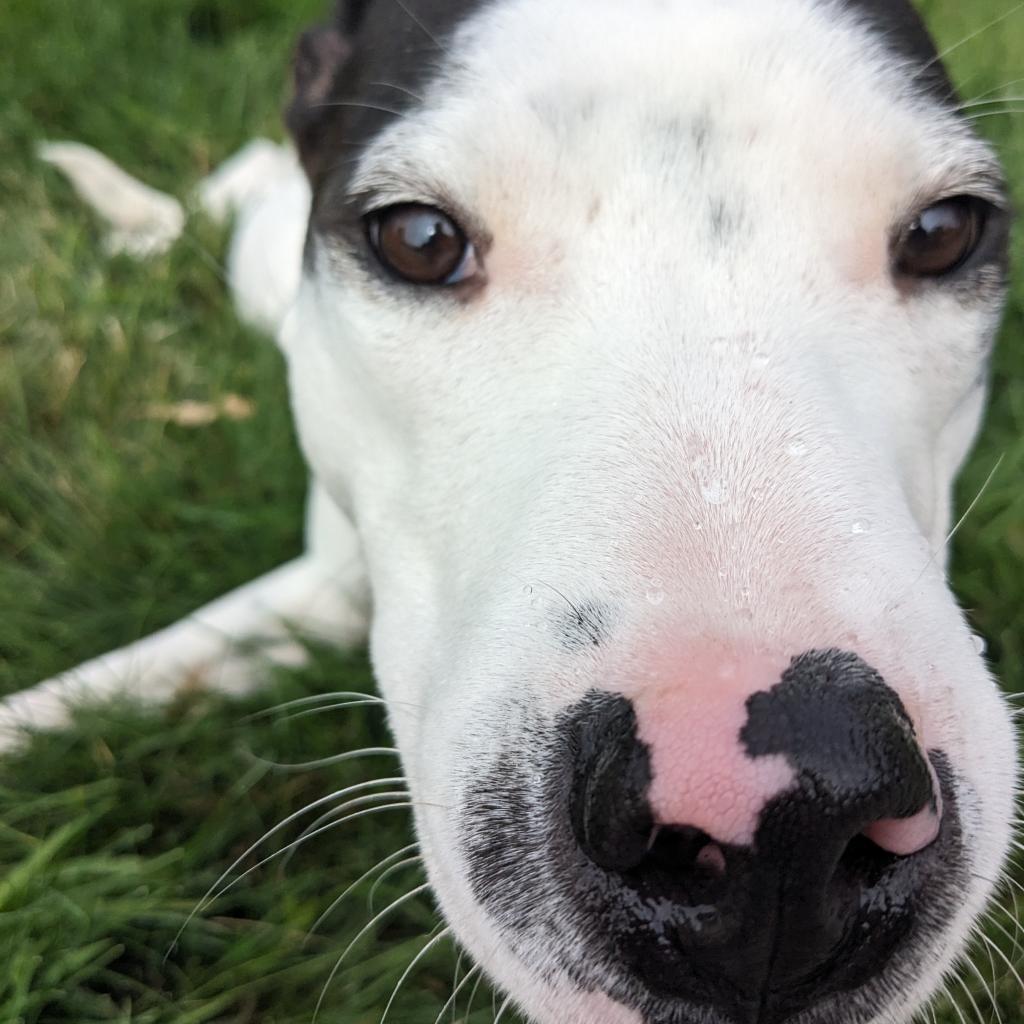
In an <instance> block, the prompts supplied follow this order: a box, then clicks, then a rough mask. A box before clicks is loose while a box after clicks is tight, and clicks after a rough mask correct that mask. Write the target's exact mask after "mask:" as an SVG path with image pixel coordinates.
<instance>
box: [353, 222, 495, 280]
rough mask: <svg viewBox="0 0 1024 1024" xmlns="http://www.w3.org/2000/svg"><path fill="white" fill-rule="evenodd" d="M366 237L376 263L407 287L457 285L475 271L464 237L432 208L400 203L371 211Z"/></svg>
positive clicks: (471, 249)
mask: <svg viewBox="0 0 1024 1024" xmlns="http://www.w3.org/2000/svg"><path fill="white" fill-rule="evenodd" d="M366 233H367V237H368V239H369V241H370V247H371V248H372V249H373V251H374V254H375V255H376V257H377V259H378V260H380V262H381V263H382V264H383V265H384V266H385V267H386V268H387V269H388V270H390V271H391V272H392V273H393V274H395V275H396V276H397V277H400V278H402V280H403V281H409V282H410V283H411V284H421V285H453V284H458V283H459V282H460V281H465V280H468V279H469V278H470V277H472V276H473V275H474V274H475V273H476V271H477V269H478V267H477V258H476V251H475V249H474V248H473V245H472V243H471V242H470V241H469V239H468V238H467V237H466V233H465V232H464V231H463V230H462V228H460V227H459V226H458V224H456V223H455V221H453V220H452V219H451V217H449V216H448V215H447V214H446V213H443V212H442V211H441V210H438V209H435V208H434V207H432V206H423V205H420V204H418V203H400V204H398V205H396V206H388V207H385V208H384V209H382V210H375V211H374V212H373V213H370V214H367V216H366Z"/></svg>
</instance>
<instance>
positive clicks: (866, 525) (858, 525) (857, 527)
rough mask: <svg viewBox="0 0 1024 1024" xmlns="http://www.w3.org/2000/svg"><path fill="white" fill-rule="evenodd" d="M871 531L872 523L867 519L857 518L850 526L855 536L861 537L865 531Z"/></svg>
mask: <svg viewBox="0 0 1024 1024" xmlns="http://www.w3.org/2000/svg"><path fill="white" fill-rule="evenodd" d="M870 532H871V523H870V522H869V521H868V520H867V519H855V520H854V521H853V525H852V526H851V527H850V533H852V534H853V535H854V536H855V537H860V536H862V535H863V534H865V533H870Z"/></svg>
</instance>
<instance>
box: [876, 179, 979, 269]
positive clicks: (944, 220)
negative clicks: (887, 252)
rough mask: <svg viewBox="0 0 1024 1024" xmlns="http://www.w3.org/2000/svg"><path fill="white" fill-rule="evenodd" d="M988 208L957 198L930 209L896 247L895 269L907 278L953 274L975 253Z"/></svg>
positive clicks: (971, 198) (911, 225)
mask: <svg viewBox="0 0 1024 1024" xmlns="http://www.w3.org/2000/svg"><path fill="white" fill-rule="evenodd" d="M987 209H988V206H987V204H986V203H985V202H984V201H983V200H980V199H975V198H973V197H972V196H956V197H955V198H953V199H944V200H943V201H942V202H941V203H936V204H935V205H934V206H929V207H928V208H927V209H926V210H924V211H923V212H922V213H920V214H918V216H917V217H915V218H914V220H913V221H912V222H911V223H910V226H909V227H908V228H907V230H906V232H905V233H904V235H903V237H902V238H901V239H900V240H899V242H898V244H897V247H896V269H897V271H898V272H899V273H901V274H906V275H908V276H910V277H941V276H942V275H943V274H949V273H952V272H953V271H954V270H956V269H957V268H958V267H960V266H961V264H963V263H964V261H965V260H966V259H967V258H968V257H969V256H970V255H971V253H972V252H974V250H975V248H976V247H977V245H978V241H979V240H980V239H981V233H982V229H983V228H984V226H985V216H986V211H987Z"/></svg>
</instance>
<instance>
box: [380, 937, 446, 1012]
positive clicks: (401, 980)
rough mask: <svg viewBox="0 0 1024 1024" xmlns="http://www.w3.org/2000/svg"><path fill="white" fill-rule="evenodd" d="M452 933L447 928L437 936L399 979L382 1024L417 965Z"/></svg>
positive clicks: (386, 1007) (385, 1009)
mask: <svg viewBox="0 0 1024 1024" xmlns="http://www.w3.org/2000/svg"><path fill="white" fill-rule="evenodd" d="M451 933H452V930H451V928H445V929H443V930H442V931H441V932H439V933H438V934H437V935H435V936H434V937H433V938H432V939H431V940H430V941H429V942H428V943H427V944H426V945H425V946H424V947H423V948H422V949H421V950H420V951H419V952H418V953H417V954H416V956H415V957H414V958H413V961H412V963H411V964H409V966H408V967H406V969H405V970H404V971H403V972H402V976H401V977H400V978H399V979H398V983H397V984H396V985H395V988H394V991H393V992H392V993H391V998H390V999H389V1000H388V1003H387V1006H385V1007H384V1013H383V1014H382V1015H381V1018H380V1024H385V1021H386V1020H387V1019H388V1014H389V1013H390V1012H391V1007H392V1006H394V1005H395V1000H396V999H397V998H398V993H399V992H400V991H401V990H402V986H403V985H404V984H405V982H406V980H407V979H408V977H409V975H411V974H412V972H413V971H414V970H415V969H416V965H417V964H418V963H419V962H420V961H421V960H422V959H423V958H424V957H425V956H426V955H427V954H428V953H429V952H430V951H431V950H432V949H433V948H434V947H435V946H436V945H437V944H438V943H439V942H443V941H444V940H445V939H447V938H448V937H449V936H450V935H451Z"/></svg>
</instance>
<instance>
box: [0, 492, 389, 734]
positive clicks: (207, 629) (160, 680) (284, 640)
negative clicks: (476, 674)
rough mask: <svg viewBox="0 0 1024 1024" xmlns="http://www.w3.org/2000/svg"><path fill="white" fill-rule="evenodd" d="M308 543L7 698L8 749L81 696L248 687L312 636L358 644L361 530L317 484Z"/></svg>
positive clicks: (364, 613)
mask: <svg viewBox="0 0 1024 1024" xmlns="http://www.w3.org/2000/svg"><path fill="white" fill-rule="evenodd" d="M308 520H309V521H308V524H307V542H308V546H307V550H306V553H305V554H303V555H302V556H300V557H299V558H296V559H295V560H294V561H292V562H289V563H287V564H286V565H283V566H281V567H280V568H278V569H275V570H274V571H272V572H270V573H267V574H266V575H265V576H262V577H260V578H259V579H257V580H254V581H253V582H251V583H247V584H245V585H244V586H242V587H239V588H238V589H237V590H234V591H232V592H231V593H229V594H226V595H225V596H224V597H221V598H218V599H217V600H216V601H213V602H211V603H210V604H208V605H205V606H204V607H202V608H200V609H198V610H197V611H195V612H193V613H192V614H191V615H189V616H187V617H185V618H184V619H181V620H180V621H178V622H176V623H174V624H173V625H171V626H168V627H167V628H166V629H163V630H161V631H160V632H158V633H154V634H152V635H150V636H147V637H144V638H143V639H141V640H138V641H136V642H135V643H133V644H129V645H128V646H127V647H122V648H120V649H119V650H116V651H112V652H110V653H108V654H104V655H101V656H100V657H98V658H94V659H92V660H91V661H87V662H85V663H84V664H82V665H79V666H78V667H76V668H73V669H70V670H69V671H67V672H64V673H62V674H61V675H59V676H57V677H55V678H53V679H50V680H47V681H45V682H42V683H39V684H38V685H36V686H33V687H31V688H29V689H27V690H23V691H21V692H19V693H16V694H14V695H13V696H11V697H9V698H7V699H6V700H5V701H3V702H2V703H0V751H2V750H4V749H6V748H9V747H11V746H13V745H14V744H15V743H16V742H17V741H18V738H19V736H21V735H23V734H24V729H25V728H26V727H28V728H30V729H49V728H54V727H58V726H60V725H62V724H64V723H65V722H66V721H67V720H68V717H69V714H70V711H71V709H72V708H73V707H74V706H75V705H76V704H79V703H84V702H88V703H93V702H95V701H98V700H102V699H105V698H108V697H113V696H117V695H119V694H121V695H127V696H129V697H131V698H134V699H138V700H142V701H144V702H146V703H160V702H162V701H166V700H167V699H169V698H170V697H172V696H173V695H174V694H175V693H176V692H177V691H178V690H179V689H181V688H182V687H183V686H186V685H200V686H206V687H210V688H212V689H216V690H218V691H225V692H240V691H244V690H247V689H249V688H251V687H252V686H253V685H254V684H255V683H256V682H258V681H259V680H260V678H261V677H262V675H263V671H262V670H263V669H265V668H266V667H267V665H268V664H270V665H273V664H278V665H280V664H296V663H301V662H302V661H303V660H304V658H305V648H304V646H303V643H302V639H303V638H310V639H317V640H324V641H327V642H329V643H331V644H335V645H338V646H351V645H353V644H356V643H358V642H360V641H361V640H362V639H363V638H364V637H365V634H366V627H367V619H368V604H369V601H368V595H367V588H366V575H365V570H364V566H363V562H362V556H361V554H360V551H359V545H358V541H357V539H356V535H355V531H354V529H353V528H352V526H351V524H350V523H349V521H348V520H347V519H346V518H345V517H344V516H343V515H342V513H341V512H340V511H338V510H337V508H336V507H335V506H334V505H333V504H332V503H331V502H330V500H329V499H328V498H327V497H326V496H325V495H324V494H323V493H322V491H321V490H320V488H319V487H318V486H317V484H316V483H315V482H314V483H313V485H312V487H311V491H310V499H309V506H308Z"/></svg>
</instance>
